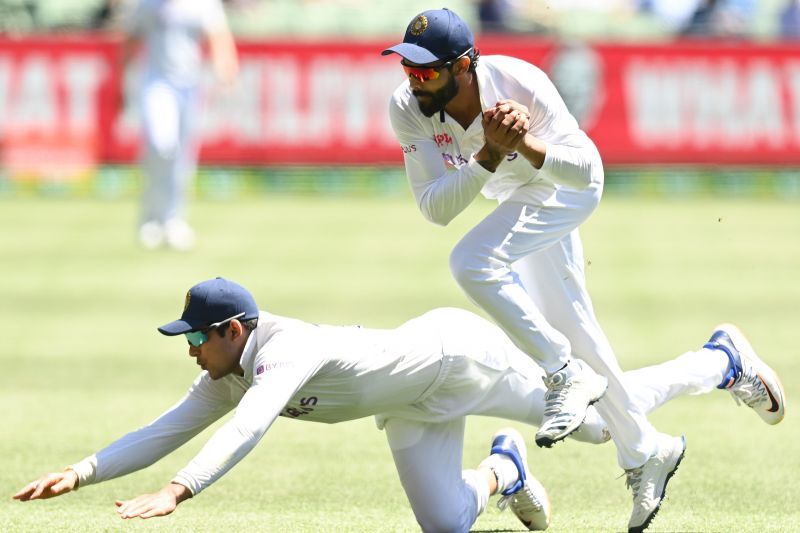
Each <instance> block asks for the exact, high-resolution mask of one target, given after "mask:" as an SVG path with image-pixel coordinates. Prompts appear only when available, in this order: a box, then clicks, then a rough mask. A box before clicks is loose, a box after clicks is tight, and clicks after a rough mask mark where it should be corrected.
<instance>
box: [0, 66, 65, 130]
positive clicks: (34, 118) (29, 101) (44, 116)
mask: <svg viewBox="0 0 800 533" xmlns="http://www.w3.org/2000/svg"><path fill="white" fill-rule="evenodd" d="M52 67H53V65H52V64H51V62H50V60H49V59H48V58H47V57H46V56H43V55H39V54H31V55H30V56H27V57H26V58H25V59H24V60H23V61H22V64H21V65H20V67H19V68H20V72H19V80H20V81H19V85H18V87H16V89H17V90H16V91H15V92H14V93H13V94H14V96H13V97H12V100H14V101H13V103H11V102H9V103H11V105H10V106H9V107H10V109H11V113H10V120H9V122H10V125H13V127H14V128H15V129H16V130H18V131H44V132H49V131H52V130H53V128H57V127H58V113H57V102H56V94H55V83H54V81H55V80H54V79H53V74H54V69H53V68H52Z"/></svg>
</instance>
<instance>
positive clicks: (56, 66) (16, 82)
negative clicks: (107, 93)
mask: <svg viewBox="0 0 800 533" xmlns="http://www.w3.org/2000/svg"><path fill="white" fill-rule="evenodd" d="M105 75H106V68H105V64H104V63H103V61H102V59H100V58H98V57H93V56H86V55H83V56H81V55H78V54H75V55H67V56H64V57H61V58H51V57H49V56H46V55H42V54H30V55H27V56H24V57H23V58H22V59H21V60H20V61H18V62H12V61H11V60H10V59H9V58H8V57H0V131H1V132H5V131H8V130H9V129H10V128H13V130H14V132H15V133H25V132H35V133H45V134H48V135H49V134H53V133H54V132H56V131H62V132H66V133H77V132H80V133H91V132H94V131H95V130H96V129H97V107H98V106H97V102H98V91H99V88H100V84H101V82H102V81H103V78H104V76H105ZM59 86H63V88H64V98H63V99H60V98H59V96H58V87H59ZM62 119H65V120H62Z"/></svg>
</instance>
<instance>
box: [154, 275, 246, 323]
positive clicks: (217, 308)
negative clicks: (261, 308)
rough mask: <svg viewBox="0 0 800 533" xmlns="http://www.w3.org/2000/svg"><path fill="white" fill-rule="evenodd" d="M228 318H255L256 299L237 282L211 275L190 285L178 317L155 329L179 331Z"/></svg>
mask: <svg viewBox="0 0 800 533" xmlns="http://www.w3.org/2000/svg"><path fill="white" fill-rule="evenodd" d="M231 318H237V319H239V320H242V321H244V320H251V319H253V318H258V306H257V305H256V301H255V299H254V298H253V295H252V294H250V292H249V291H248V290H247V289H245V288H244V287H242V286H241V285H239V284H238V283H234V282H233V281H229V280H227V279H224V278H214V279H210V280H208V281H203V282H201V283H198V284H197V285H195V286H194V287H192V288H191V289H189V292H187V293H186V301H185V302H184V305H183V314H181V317H180V318H179V319H178V320H173V321H172V322H170V323H169V324H164V325H163V326H161V327H160V328H158V331H160V332H161V333H163V334H164V335H169V336H173V335H180V334H181V333H188V332H190V331H197V330H200V329H203V328H206V327H208V326H210V325H212V324H216V323H218V322H224V321H226V320H229V319H231Z"/></svg>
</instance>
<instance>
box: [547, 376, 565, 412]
mask: <svg viewBox="0 0 800 533" xmlns="http://www.w3.org/2000/svg"><path fill="white" fill-rule="evenodd" d="M542 381H544V384H545V386H546V387H547V389H548V390H547V394H545V396H544V401H545V406H544V414H545V415H550V414H554V413H558V412H560V411H561V409H562V407H563V406H564V404H565V403H566V400H567V396H568V393H569V388H570V387H571V386H572V380H570V379H567V378H566V376H564V375H563V374H553V375H552V376H545V377H542Z"/></svg>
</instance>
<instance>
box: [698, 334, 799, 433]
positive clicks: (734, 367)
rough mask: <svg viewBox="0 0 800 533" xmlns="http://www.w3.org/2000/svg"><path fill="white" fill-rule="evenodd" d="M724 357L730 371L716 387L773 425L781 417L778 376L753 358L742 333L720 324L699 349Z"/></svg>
mask: <svg viewBox="0 0 800 533" xmlns="http://www.w3.org/2000/svg"><path fill="white" fill-rule="evenodd" d="M703 348H709V349H711V350H720V351H722V352H723V353H725V355H727V356H728V361H729V362H730V368H729V370H728V373H727V374H726V375H725V377H724V378H723V380H722V383H720V384H719V385H718V386H717V388H719V389H725V390H727V391H729V392H730V393H731V395H732V396H733V399H734V400H736V403H737V404H739V405H741V403H740V402H743V403H744V404H745V405H747V406H748V407H750V408H751V409H753V410H754V411H755V412H756V413H758V416H760V417H761V419H762V420H763V421H764V422H766V423H767V424H770V425H775V424H777V423H778V422H780V421H781V420H783V417H784V404H785V401H784V392H783V385H782V384H781V380H780V379H779V378H778V375H777V374H776V373H775V371H774V370H772V369H771V368H770V367H769V366H768V365H767V364H766V363H765V362H764V361H762V360H761V359H760V358H759V357H758V356H757V355H756V352H755V350H753V347H752V346H751V345H750V343H749V342H748V341H747V338H746V337H745V336H744V334H743V333H742V332H741V331H739V328H737V327H736V326H734V325H733V324H720V325H719V326H717V327H716V329H714V333H712V334H711V338H710V339H709V340H708V342H707V343H706V344H705V345H704V346H703Z"/></svg>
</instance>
